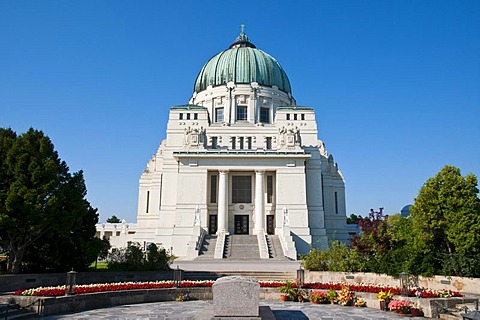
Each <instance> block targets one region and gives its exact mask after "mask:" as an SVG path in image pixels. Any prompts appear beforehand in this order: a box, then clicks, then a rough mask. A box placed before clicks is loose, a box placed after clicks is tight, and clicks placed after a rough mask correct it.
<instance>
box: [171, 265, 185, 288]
mask: <svg viewBox="0 0 480 320" xmlns="http://www.w3.org/2000/svg"><path fill="white" fill-rule="evenodd" d="M182 280H183V270H182V269H180V267H179V266H178V265H177V269H174V270H173V284H174V285H175V287H177V288H179V287H180V285H181V283H182Z"/></svg>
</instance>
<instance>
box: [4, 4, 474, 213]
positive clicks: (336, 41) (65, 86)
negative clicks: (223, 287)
mask: <svg viewBox="0 0 480 320" xmlns="http://www.w3.org/2000/svg"><path fill="white" fill-rule="evenodd" d="M242 23H244V24H245V25H246V30H245V31H246V33H247V35H248V36H249V38H250V39H251V41H252V42H253V43H254V44H255V45H256V46H257V47H258V48H260V49H262V50H264V51H266V52H268V53H269V54H271V55H272V56H274V57H275V58H276V59H277V60H278V61H279V62H280V64H281V65H282V66H283V68H284V69H285V71H286V72H287V75H288V76H289V78H290V82H291V84H292V90H293V95H294V97H295V99H296V100H297V103H298V104H299V105H305V106H312V107H314V108H315V110H316V115H317V121H318V125H319V138H320V139H322V140H323V141H325V143H326V146H327V149H328V151H329V152H330V153H331V154H333V156H334V157H335V161H337V162H338V163H339V167H340V170H341V171H342V172H343V175H344V177H345V180H346V196H347V214H350V213H356V214H366V213H368V211H369V209H370V208H378V207H385V212H386V213H396V212H399V211H400V209H401V208H402V207H403V206H404V205H405V204H408V203H412V202H413V199H414V198H415V196H416V195H417V193H418V190H419V188H420V187H421V186H422V185H423V183H424V182H425V180H426V179H427V178H429V177H432V176H433V175H435V173H436V172H438V171H439V170H440V169H441V168H442V167H443V166H444V165H446V164H453V165H455V166H457V167H459V168H460V169H461V170H462V173H463V174H466V173H469V172H471V173H474V174H475V175H477V177H479V176H480V1H477V0H475V1H456V0H455V1H419V0H415V1H408V0H402V1H383V0H382V1H333V0H331V1H291V2H288V3H287V2H286V1H285V2H280V1H221V2H220V1H218V2H217V1H215V2H214V1H119V0H115V1H99V0H95V1H85V0H82V1H62V0H58V1H49V0H43V1H38V0H31V1H22V0H18V1H5V0H4V1H0V127H11V128H12V129H14V130H15V131H17V132H18V133H21V132H24V131H26V130H27V129H28V128H29V127H34V128H36V129H40V130H43V131H44V133H45V134H46V135H48V136H49V137H50V138H51V139H52V141H53V143H54V144H55V147H56V149H57V150H58V152H59V154H60V157H61V158H62V159H63V160H65V161H66V162H67V164H68V165H69V166H70V168H71V170H73V171H77V170H80V169H83V170H84V172H85V179H86V183H87V188H88V195H87V197H88V199H89V201H90V202H91V203H92V205H93V206H94V207H97V208H98V209H99V214H100V221H105V219H106V218H108V217H110V216H111V215H113V214H115V215H117V216H118V217H120V218H125V219H127V221H129V222H134V221H135V220H136V208H137V193H138V179H139V177H140V174H141V172H142V171H143V170H144V169H145V166H146V163H147V161H148V160H149V159H150V157H151V156H152V155H153V154H154V153H155V151H156V150H157V148H158V145H159V143H160V141H161V140H162V139H164V138H165V127H166V121H167V115H168V110H169V107H171V106H173V105H179V104H185V103H187V102H188V100H189V98H190V97H191V94H192V90H193V84H194V80H195V77H196V76H197V73H198V72H199V71H200V69H201V67H202V66H203V64H204V63H205V62H206V61H207V60H208V59H209V58H210V57H211V56H213V55H214V54H216V53H218V52H219V51H221V50H224V49H226V48H227V47H228V45H229V44H230V43H232V41H233V40H234V39H235V38H236V36H237V35H238V33H239V31H240V28H239V25H240V24H242Z"/></svg>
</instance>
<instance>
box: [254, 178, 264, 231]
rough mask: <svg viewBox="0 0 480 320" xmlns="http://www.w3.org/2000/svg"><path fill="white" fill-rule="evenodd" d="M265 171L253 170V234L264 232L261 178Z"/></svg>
mask: <svg viewBox="0 0 480 320" xmlns="http://www.w3.org/2000/svg"><path fill="white" fill-rule="evenodd" d="M264 177H265V170H255V229H254V233H255V234H260V233H263V232H265V227H264V220H265V212H264V211H265V201H264V197H265V196H264V195H265V190H264V188H263V178H264Z"/></svg>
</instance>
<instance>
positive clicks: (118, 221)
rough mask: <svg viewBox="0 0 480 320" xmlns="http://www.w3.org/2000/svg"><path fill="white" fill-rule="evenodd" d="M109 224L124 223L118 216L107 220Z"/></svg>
mask: <svg viewBox="0 0 480 320" xmlns="http://www.w3.org/2000/svg"><path fill="white" fill-rule="evenodd" d="M107 222H108V223H120V222H122V221H121V220H120V219H119V218H117V216H116V215H113V216H111V217H110V218H108V219H107Z"/></svg>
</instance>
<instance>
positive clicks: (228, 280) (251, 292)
mask: <svg viewBox="0 0 480 320" xmlns="http://www.w3.org/2000/svg"><path fill="white" fill-rule="evenodd" d="M259 299H260V284H259V283H258V281H257V280H256V279H255V278H252V277H240V276H230V277H222V278H220V279H218V280H217V281H215V283H214V284H213V313H214V315H215V317H221V318H228V317H231V318H232V319H234V318H237V317H259V316H260V312H259Z"/></svg>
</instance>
